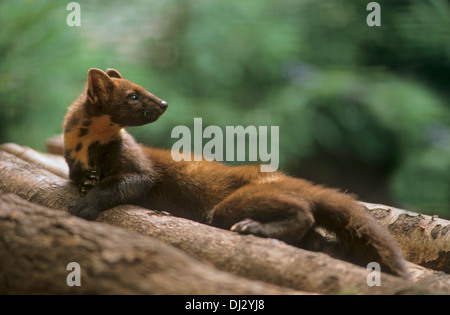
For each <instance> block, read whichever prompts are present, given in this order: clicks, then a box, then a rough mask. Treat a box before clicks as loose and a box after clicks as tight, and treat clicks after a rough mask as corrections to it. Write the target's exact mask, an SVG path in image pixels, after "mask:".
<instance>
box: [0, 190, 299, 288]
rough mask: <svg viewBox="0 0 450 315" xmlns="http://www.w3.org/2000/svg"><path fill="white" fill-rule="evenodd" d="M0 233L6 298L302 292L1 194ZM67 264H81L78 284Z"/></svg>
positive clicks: (0, 263)
mask: <svg viewBox="0 0 450 315" xmlns="http://www.w3.org/2000/svg"><path fill="white" fill-rule="evenodd" d="M0 231H1V233H0V293H1V294H300V293H301V292H296V291H293V290H289V289H287V288H281V287H276V286H274V285H270V284H267V283H263V282H258V281H253V280H248V279H245V278H241V277H237V276H234V275H231V274H228V273H225V272H221V271H218V270H217V269H215V268H212V267H211V266H208V265H206V264H204V263H201V262H199V261H197V260H195V259H193V258H192V257H189V256H188V255H187V254H185V253H184V252H182V251H180V250H177V249H175V248H173V247H171V246H168V245H166V244H164V243H163V242H161V241H158V240H156V239H154V238H151V237H145V236H141V235H138V234H135V233H130V232H128V231H125V230H123V229H120V228H117V227H113V226H110V225H107V224H101V223H97V222H89V221H85V220H83V219H79V218H76V217H73V216H71V215H69V214H68V213H64V212H62V211H54V210H50V209H48V208H45V207H43V206H39V205H37V204H33V203H30V202H27V201H25V200H23V199H21V198H20V197H18V196H17V195H14V194H0ZM70 263H72V264H73V263H76V264H78V267H79V270H78V271H79V273H78V277H79V279H78V283H76V282H75V280H77V279H76V278H75V279H73V278H72V275H71V271H72V270H74V271H75V267H70V268H69V270H68V266H70V265H69V264H70ZM72 268H74V269H72ZM73 277H76V275H75V274H74V275H73ZM73 284H75V285H73Z"/></svg>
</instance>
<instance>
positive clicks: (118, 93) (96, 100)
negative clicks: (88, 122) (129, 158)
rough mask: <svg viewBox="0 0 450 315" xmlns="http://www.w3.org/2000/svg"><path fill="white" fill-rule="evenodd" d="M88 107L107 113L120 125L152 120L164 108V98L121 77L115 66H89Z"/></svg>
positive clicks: (91, 110) (100, 112) (97, 112)
mask: <svg viewBox="0 0 450 315" xmlns="http://www.w3.org/2000/svg"><path fill="white" fill-rule="evenodd" d="M87 98H88V103H87V108H86V110H87V111H88V112H89V113H90V114H91V115H92V116H97V115H108V116H110V117H111V121H112V122H114V123H116V124H119V125H120V126H121V127H132V126H141V125H145V124H148V123H151V122H154V121H155V120H157V119H158V118H159V116H161V115H162V114H163V113H164V112H165V111H166V109H167V102H165V101H163V100H161V99H159V98H158V97H156V96H155V95H153V94H151V93H150V92H148V91H147V90H146V89H144V88H143V87H141V86H139V85H137V84H134V83H132V82H130V81H128V80H126V79H124V78H123V77H122V75H121V74H120V73H119V72H118V71H117V70H114V69H108V70H106V73H105V72H103V71H102V70H100V69H95V68H92V69H89V72H88V83H87Z"/></svg>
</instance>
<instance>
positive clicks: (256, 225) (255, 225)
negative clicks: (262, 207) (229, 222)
mask: <svg viewBox="0 0 450 315" xmlns="http://www.w3.org/2000/svg"><path fill="white" fill-rule="evenodd" d="M230 230H231V231H233V232H238V233H240V234H254V235H258V236H265V235H264V227H263V224H262V223H260V222H258V221H255V220H252V219H245V220H242V221H239V222H238V223H236V224H234V225H233V226H232V227H231V229H230Z"/></svg>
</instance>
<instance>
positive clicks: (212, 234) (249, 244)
mask: <svg viewBox="0 0 450 315" xmlns="http://www.w3.org/2000/svg"><path fill="white" fill-rule="evenodd" d="M0 160H1V161H2V163H1V167H0V189H2V190H4V191H9V192H14V193H16V194H18V195H20V196H21V197H23V198H25V199H27V200H30V199H31V200H32V201H33V202H36V203H41V204H44V205H47V206H49V207H53V208H55V209H66V207H67V204H68V203H69V202H70V201H71V200H74V199H75V198H79V197H78V194H77V192H76V189H75V187H74V185H72V184H71V183H69V182H68V181H67V180H64V179H62V178H60V177H58V176H55V175H53V174H51V173H49V172H47V171H45V170H44V169H43V168H40V167H37V166H36V165H33V164H30V163H27V162H24V161H23V160H20V159H18V158H17V157H14V156H12V155H10V154H8V153H5V152H0ZM63 196H64V197H63ZM99 220H102V221H103V222H107V223H110V224H113V225H118V226H121V227H124V228H126V229H130V230H135V231H138V232H140V233H141V234H146V235H153V236H156V237H158V238H160V239H163V240H165V241H166V242H167V243H170V244H172V245H174V246H177V247H179V248H182V249H183V250H185V251H187V252H189V253H190V254H191V255H192V256H194V257H196V258H199V259H201V260H203V261H208V262H210V263H212V264H214V265H215V266H216V267H217V268H219V269H222V270H226V271H229V272H233V273H235V274H237V275H241V276H245V277H248V278H252V279H259V280H262V281H265V282H270V283H274V284H278V285H281V286H286V287H290V288H294V289H297V290H306V291H314V292H321V293H363V294H392V293H399V292H402V293H403V292H428V293H432V292H435V291H433V289H434V288H445V287H450V285H449V284H450V282H449V278H448V276H446V275H442V274H433V277H434V278H435V279H438V281H433V283H432V284H430V285H429V286H427V287H426V288H425V289H423V288H418V287H417V286H412V285H410V284H408V283H406V282H405V281H403V280H401V279H399V278H397V277H393V276H389V275H385V274H383V275H382V286H381V287H369V286H367V282H366V278H367V275H368V271H366V270H365V269H363V268H360V267H357V266H354V265H352V264H349V263H345V262H342V261H339V260H336V259H332V258H330V257H329V256H327V255H325V254H321V253H313V252H308V251H304V250H301V249H298V248H294V247H292V246H288V245H286V244H284V243H283V242H280V241H277V240H272V239H262V238H258V237H254V236H244V235H238V234H235V233H232V232H229V231H224V230H220V229H216V228H213V227H210V226H206V225H203V224H199V223H196V222H193V221H189V220H185V219H182V218H175V217H172V216H167V215H161V214H160V213H158V212H154V211H151V210H147V209H142V208H138V207H133V206H121V207H116V208H114V209H111V210H108V211H105V212H103V213H102V215H101V216H100V218H99ZM443 290H445V289H443ZM445 292H447V291H445Z"/></svg>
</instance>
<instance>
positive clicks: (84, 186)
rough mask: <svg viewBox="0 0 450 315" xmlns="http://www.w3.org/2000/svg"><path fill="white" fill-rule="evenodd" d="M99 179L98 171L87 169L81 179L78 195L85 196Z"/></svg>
mask: <svg viewBox="0 0 450 315" xmlns="http://www.w3.org/2000/svg"><path fill="white" fill-rule="evenodd" d="M99 180H100V176H99V175H98V172H97V171H96V170H94V169H89V170H88V171H87V173H86V175H84V179H83V181H82V182H81V185H80V195H81V196H85V195H86V194H87V193H88V192H89V190H91V189H92V188H93V187H95V186H97V184H98V182H99Z"/></svg>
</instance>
